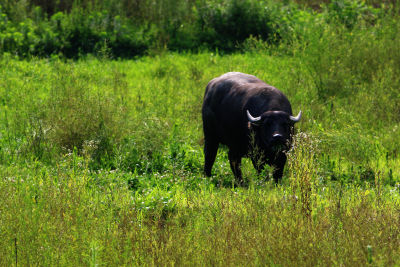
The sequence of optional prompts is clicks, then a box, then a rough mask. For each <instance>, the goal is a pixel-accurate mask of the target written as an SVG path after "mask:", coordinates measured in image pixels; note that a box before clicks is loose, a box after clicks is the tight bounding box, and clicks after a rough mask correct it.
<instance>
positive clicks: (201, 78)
mask: <svg viewBox="0 0 400 267" xmlns="http://www.w3.org/2000/svg"><path fill="white" fill-rule="evenodd" d="M310 14H311V15H309V16H308V15H304V19H309V20H310V21H306V22H304V23H305V26H304V25H303V26H304V27H301V25H299V29H296V32H297V36H294V37H293V39H291V40H290V41H287V42H281V43H279V44H269V43H266V42H264V41H260V40H258V39H257V38H254V37H251V38H248V39H247V40H246V41H245V42H244V43H243V44H241V48H240V49H239V50H238V51H236V52H233V53H227V52H226V51H225V52H224V51H222V52H218V50H216V51H212V52H211V51H208V50H207V49H205V50H204V51H199V52H193V51H192V52H181V53H177V52H171V51H168V50H162V49H161V50H158V51H153V52H152V53H150V54H151V55H147V56H142V57H138V58H135V59H131V60H123V59H119V60H117V59H113V57H112V55H111V54H110V51H109V50H108V49H107V47H104V49H102V50H101V51H99V53H98V55H97V56H96V57H94V56H91V55H86V56H82V57H81V58H79V59H76V60H70V59H67V58H65V57H62V56H59V55H52V56H48V57H47V58H35V57H31V58H24V59H21V58H20V57H19V56H16V55H15V54H10V53H3V54H2V55H1V56H0V199H1V201H0V265H1V266H28V265H44V266H53V265H56V266H59V265H61V266H70V265H71V266H88V265H90V266H124V265H127V266H143V265H145V266H147V265H157V266H159V265H162V266H164V265H167V266H170V265H171V266H172V265H184V266H186V265H195V266H198V265H206V266H223V265H225V266H226V265H229V266H237V265H241V264H242V265H244V264H246V265H255V266H261V265H262V266H264V265H267V266H270V265H271V266H290V265H292V266H298V265H304V266H315V265H322V266H327V265H328V266H330V265H345V266H359V265H374V266H397V265H399V264H400V159H399V153H400V150H399V149H400V91H399V88H400V79H399V77H400V50H399V49H398V48H399V47H400V32H399V29H400V27H399V24H400V23H399V20H398V17H397V15H391V16H389V15H388V16H386V17H382V18H380V19H379V20H377V21H374V22H373V23H372V24H368V23H367V21H366V20H365V21H361V22H360V23H358V24H357V23H356V24H355V25H352V27H351V29H349V26H348V25H346V24H344V25H339V24H333V23H327V22H325V21H324V20H323V19H321V18H320V16H319V15H318V14H316V13H310ZM300 33H301V34H300ZM228 71H240V72H245V73H249V74H253V75H256V76H258V77H259V78H261V79H262V80H264V81H266V82H267V83H269V84H271V85H274V86H275V87H277V88H279V89H280V90H281V91H283V92H284V93H285V94H286V95H287V97H288V98H289V100H290V101H291V104H292V107H293V112H294V113H295V114H297V113H298V111H299V110H302V112H303V116H302V120H301V122H299V123H298V124H296V127H297V135H296V136H295V138H294V140H295V143H294V147H293V149H292V150H291V151H290V152H289V154H288V158H289V160H288V163H287V165H286V167H285V172H284V177H283V180H282V183H280V184H278V185H275V184H274V183H273V182H272V181H271V179H270V177H271V169H270V168H268V167H267V169H266V170H265V171H264V172H263V173H262V175H258V174H257V172H256V171H255V170H254V169H253V167H252V164H251V162H250V161H249V160H247V159H245V160H244V163H243V173H244V178H245V179H246V180H247V181H248V187H245V188H244V187H243V188H242V187H234V186H233V180H234V178H233V175H232V173H231V170H230V167H229V162H228V159H227V153H226V148H224V147H220V149H219V154H218V156H217V160H216V163H215V165H214V168H213V176H212V177H211V178H206V177H204V175H203V174H202V168H203V160H204V157H203V152H202V149H203V133H202V121H201V105H202V98H203V94H204V90H205V86H206V85H207V83H208V81H210V80H211V79H212V78H214V77H216V76H219V75H221V74H222V73H225V72H228Z"/></svg>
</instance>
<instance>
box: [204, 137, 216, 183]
mask: <svg viewBox="0 0 400 267" xmlns="http://www.w3.org/2000/svg"><path fill="white" fill-rule="evenodd" d="M217 151H218V142H216V141H214V140H209V139H205V142H204V173H205V175H206V176H208V177H210V176H211V169H212V166H213V165H214V161H215V157H216V156H217Z"/></svg>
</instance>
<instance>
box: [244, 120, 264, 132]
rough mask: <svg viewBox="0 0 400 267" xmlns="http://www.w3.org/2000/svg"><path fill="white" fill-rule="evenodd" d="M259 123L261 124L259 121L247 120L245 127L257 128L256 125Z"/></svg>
mask: <svg viewBox="0 0 400 267" xmlns="http://www.w3.org/2000/svg"><path fill="white" fill-rule="evenodd" d="M260 125H261V123H256V122H249V121H248V122H247V128H248V129H249V130H251V129H255V128H258V126H260Z"/></svg>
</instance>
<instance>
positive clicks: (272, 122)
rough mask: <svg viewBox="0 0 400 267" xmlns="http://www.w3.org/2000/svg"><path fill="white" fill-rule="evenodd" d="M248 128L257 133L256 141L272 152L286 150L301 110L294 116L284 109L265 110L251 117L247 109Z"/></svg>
mask: <svg viewBox="0 0 400 267" xmlns="http://www.w3.org/2000/svg"><path fill="white" fill-rule="evenodd" d="M247 118H248V121H249V128H253V129H255V130H256V133H257V137H256V138H257V143H258V144H259V145H261V146H262V147H263V148H264V149H266V150H269V151H274V152H280V151H282V150H286V149H287V148H288V145H289V143H290V138H291V135H292V134H293V125H294V124H295V123H296V122H298V121H300V118H301V111H300V112H299V114H298V115H297V116H296V117H294V116H291V115H290V114H288V113H286V112H284V111H267V112H264V113H263V114H261V115H260V116H258V117H253V116H252V115H251V114H250V112H249V111H248V110H247Z"/></svg>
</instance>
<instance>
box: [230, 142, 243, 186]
mask: <svg viewBox="0 0 400 267" xmlns="http://www.w3.org/2000/svg"><path fill="white" fill-rule="evenodd" d="M228 158H229V163H230V165H231V169H232V172H233V175H234V176H235V179H236V183H237V184H238V185H243V177H242V171H241V169H240V166H241V164H242V157H240V156H239V155H237V154H236V153H233V152H232V151H231V150H229V152H228Z"/></svg>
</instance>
